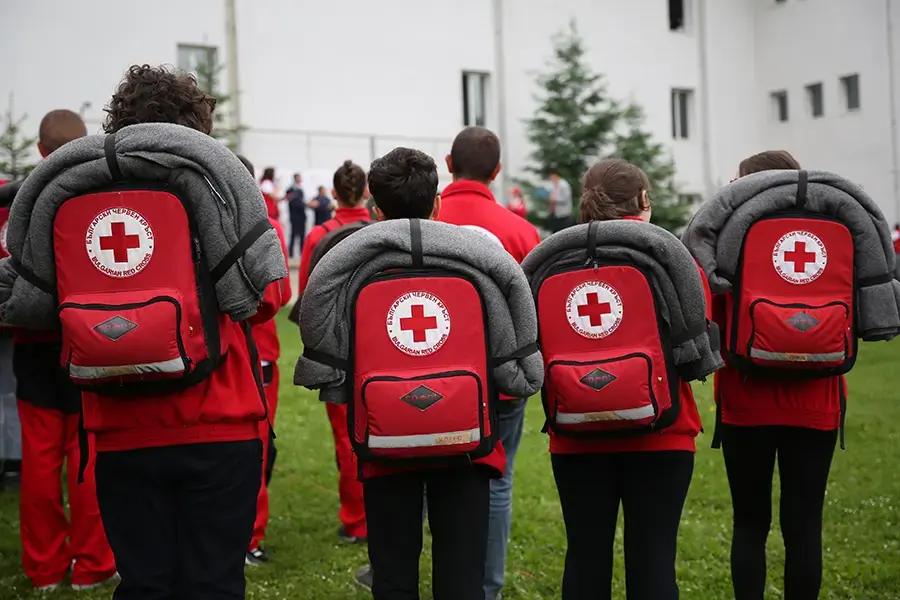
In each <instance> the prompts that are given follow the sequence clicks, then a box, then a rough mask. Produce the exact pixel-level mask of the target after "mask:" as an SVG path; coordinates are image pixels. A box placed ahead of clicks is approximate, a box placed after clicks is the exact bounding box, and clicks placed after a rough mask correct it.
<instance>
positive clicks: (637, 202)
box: [578, 158, 650, 223]
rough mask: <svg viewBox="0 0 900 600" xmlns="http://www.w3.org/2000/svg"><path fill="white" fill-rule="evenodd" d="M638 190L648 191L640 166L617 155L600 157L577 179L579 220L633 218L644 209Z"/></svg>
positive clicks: (648, 187)
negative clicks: (578, 185)
mask: <svg viewBox="0 0 900 600" xmlns="http://www.w3.org/2000/svg"><path fill="white" fill-rule="evenodd" d="M642 192H648V193H649V192H650V180H649V179H647V175H646V174H645V173H644V172H643V171H642V170H641V169H640V168H638V167H636V166H634V165H633V164H631V163H629V162H626V161H624V160H621V159H618V158H607V159H604V160H601V161H600V162H598V163H597V164H595V165H594V166H593V167H591V168H590V169H588V172H587V173H585V174H584V178H583V179H582V180H581V202H580V203H579V208H578V218H579V221H580V222H582V223H588V222H590V221H610V220H613V219H621V218H622V217H636V216H638V215H639V214H641V211H642V210H643V209H644V208H645V207H644V206H641V197H642ZM648 202H649V199H648Z"/></svg>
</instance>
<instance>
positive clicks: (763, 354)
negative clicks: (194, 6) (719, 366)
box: [750, 348, 847, 362]
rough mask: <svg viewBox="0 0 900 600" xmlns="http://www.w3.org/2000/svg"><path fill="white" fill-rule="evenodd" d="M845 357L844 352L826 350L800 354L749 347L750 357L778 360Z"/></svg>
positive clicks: (840, 358) (820, 359) (829, 359)
mask: <svg viewBox="0 0 900 600" xmlns="http://www.w3.org/2000/svg"><path fill="white" fill-rule="evenodd" d="M846 357H847V353H846V352H827V353H825V354H802V353H798V352H769V351H768V350H758V349H756V348H750V358H758V359H759V360H772V361H778V362H837V361H841V360H844V359H845V358H846Z"/></svg>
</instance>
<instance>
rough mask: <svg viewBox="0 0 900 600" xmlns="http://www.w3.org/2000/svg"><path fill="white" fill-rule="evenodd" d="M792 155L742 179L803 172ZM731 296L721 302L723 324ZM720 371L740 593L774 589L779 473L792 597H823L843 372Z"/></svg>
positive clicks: (748, 163) (745, 170) (744, 597)
mask: <svg viewBox="0 0 900 600" xmlns="http://www.w3.org/2000/svg"><path fill="white" fill-rule="evenodd" d="M800 168H801V167H800V164H799V163H798V162H797V160H796V159H795V158H794V157H793V156H791V155H790V154H789V153H787V152H785V151H783V150H778V151H767V152H762V153H760V154H757V155H754V156H751V157H749V158H747V159H745V160H744V161H742V162H741V164H740V167H739V170H738V178H741V177H746V176H747V175H751V174H753V173H759V172H762V171H770V170H779V169H788V170H799V169H800ZM725 302H726V298H725V296H724V295H716V296H715V297H714V299H713V318H714V320H715V321H716V322H717V323H718V325H719V328H720V329H721V330H722V331H728V330H727V329H725V327H724V326H725V325H726V323H725V321H726V305H725ZM727 362H728V361H727V357H726V366H725V368H724V369H722V370H720V371H719V372H717V373H716V376H715V398H716V399H717V402H718V404H719V410H720V411H721V421H722V425H721V438H722V455H723V457H724V458H725V471H726V473H727V474H728V485H729V487H730V488H731V500H732V506H733V510H734V531H733V535H732V539H731V577H732V583H733V585H734V593H735V598H736V599H737V600H759V599H760V598H762V597H763V594H764V593H765V590H766V539H767V538H768V535H769V530H770V528H771V526H772V477H773V475H774V471H775V462H776V460H777V461H778V473H779V477H780V479H781V501H780V505H781V532H782V536H783V538H784V548H785V565H784V588H783V589H784V597H785V598H788V599H791V600H794V599H804V600H805V599H809V600H813V599H815V598H818V596H819V590H820V588H821V584H822V511H823V508H824V504H825V492H826V487H827V485H828V474H829V471H830V470H831V460H832V457H833V456H834V448H835V445H836V443H837V438H838V428H839V426H840V422H841V396H842V395H844V394H846V381H845V379H844V377H843V375H839V376H833V377H827V378H824V379H815V380H809V381H803V380H777V381H774V380H766V379H760V378H757V377H753V376H751V375H748V374H746V373H742V372H741V371H739V370H737V369H736V368H734V367H732V366H729V365H727Z"/></svg>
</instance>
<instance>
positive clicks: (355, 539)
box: [337, 525, 369, 544]
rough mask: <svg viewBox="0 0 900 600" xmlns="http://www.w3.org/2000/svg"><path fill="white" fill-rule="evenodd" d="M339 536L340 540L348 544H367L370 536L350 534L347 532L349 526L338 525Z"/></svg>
mask: <svg viewBox="0 0 900 600" xmlns="http://www.w3.org/2000/svg"><path fill="white" fill-rule="evenodd" d="M337 536H338V539H339V540H341V541H342V542H344V543H347V544H365V543H367V542H368V541H369V538H366V537H363V536H358V535H350V534H349V533H347V528H346V527H344V526H343V525H341V526H340V527H338V532H337Z"/></svg>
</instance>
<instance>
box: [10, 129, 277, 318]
mask: <svg viewBox="0 0 900 600" xmlns="http://www.w3.org/2000/svg"><path fill="white" fill-rule="evenodd" d="M105 139H106V136H105V135H92V136H88V137H84V138H81V139H78V140H75V141H73V142H70V143H68V144H66V145H65V146H63V147H62V148H60V149H59V150H57V151H56V152H54V153H53V154H51V155H50V156H49V157H48V158H47V159H45V160H44V161H43V162H41V164H40V165H38V167H37V168H36V169H35V170H34V171H33V172H32V173H31V174H30V175H29V176H28V179H26V180H25V183H24V184H23V185H22V187H21V188H20V189H19V191H18V194H17V195H16V199H15V202H14V203H13V205H12V210H11V212H10V217H9V229H8V234H7V242H8V246H9V252H10V254H11V255H12V257H13V259H15V260H16V261H18V262H19V263H20V264H21V265H22V266H24V267H25V268H27V269H30V270H31V271H32V272H33V273H34V274H35V275H36V276H37V277H38V278H40V279H41V280H43V281H45V282H48V283H50V284H52V285H55V282H56V265H55V261H54V255H53V220H54V218H55V216H56V210H57V208H58V207H59V206H60V204H61V203H62V202H63V201H65V200H67V199H69V198H72V197H73V196H75V195H78V194H81V193H86V192H93V191H96V190H97V189H100V188H103V187H108V186H110V185H111V184H112V183H113V176H112V174H111V173H110V168H109V166H108V164H107V161H106V158H105V154H104V141H105ZM115 149H116V157H117V159H118V165H119V169H120V170H121V174H122V177H123V179H125V180H128V181H133V180H141V181H146V182H157V183H164V184H168V185H170V186H172V187H173V188H174V189H176V190H178V192H179V194H180V195H181V196H182V198H184V199H185V200H187V201H188V202H190V204H191V206H192V208H193V211H194V215H195V218H196V222H197V226H198V229H199V236H200V242H201V245H202V247H203V252H204V254H205V256H206V260H207V264H208V266H209V268H210V269H212V268H213V267H214V266H215V265H216V264H218V262H219V261H220V260H221V259H222V258H223V257H224V256H225V255H226V254H227V253H228V251H229V250H230V249H231V248H232V247H234V245H235V244H237V243H238V240H240V239H241V237H243V236H244V234H246V233H247V232H248V231H250V229H251V228H253V226H255V225H257V224H258V223H259V222H260V221H263V220H265V219H266V218H267V213H266V208H265V203H264V201H263V199H262V195H261V194H260V192H259V188H258V187H257V185H256V182H255V181H254V180H253V177H252V176H251V175H250V174H249V173H248V172H247V169H246V167H244V165H243V164H242V163H241V161H240V160H239V159H238V158H237V157H236V156H235V155H234V153H232V152H231V151H230V150H229V149H228V148H226V147H225V146H224V145H222V144H221V143H220V142H218V141H216V140H214V139H213V138H211V137H210V136H208V135H205V134H203V133H200V132H199V131H195V130H193V129H189V128H187V127H182V126H180V125H171V124H164V123H152V124H143V125H132V126H130V127H125V128H124V129H122V130H120V131H119V132H118V133H117V134H116V143H115ZM10 267H11V265H10V264H2V263H0V318H2V320H3V321H4V322H5V323H8V324H11V325H21V326H26V327H30V328H34V329H53V328H55V327H58V319H57V316H56V301H55V299H54V298H53V297H52V296H50V295H49V294H47V293H45V292H43V291H41V290H39V289H38V288H36V287H35V286H33V285H32V284H30V283H29V282H27V281H25V280H24V279H23V278H22V277H12V278H11V277H10V271H11V269H10ZM12 272H13V273H14V272H15V271H14V270H13V271H12ZM286 276H287V270H286V268H285V264H284V255H283V254H282V251H281V242H280V241H279V239H278V235H277V234H276V233H275V231H274V230H269V231H267V232H265V233H264V234H263V235H262V236H260V237H259V238H258V239H257V240H256V241H255V242H254V243H253V244H252V245H251V246H250V247H249V248H247V250H246V251H245V252H244V253H243V255H242V256H241V257H240V258H239V259H238V261H237V263H235V265H233V266H232V267H231V268H230V269H229V270H228V272H227V273H226V274H225V275H224V277H222V279H220V280H219V282H218V284H217V285H216V298H217V300H218V304H219V310H221V311H222V312H223V313H226V314H228V315H229V316H230V317H231V318H232V319H234V320H236V321H237V320H242V319H246V318H247V317H250V316H252V315H253V314H255V313H256V310H257V307H258V305H259V301H260V299H261V298H262V296H263V293H264V292H265V289H266V286H268V284H269V283H271V282H273V281H277V280H279V279H282V278H283V277H286Z"/></svg>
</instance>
